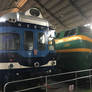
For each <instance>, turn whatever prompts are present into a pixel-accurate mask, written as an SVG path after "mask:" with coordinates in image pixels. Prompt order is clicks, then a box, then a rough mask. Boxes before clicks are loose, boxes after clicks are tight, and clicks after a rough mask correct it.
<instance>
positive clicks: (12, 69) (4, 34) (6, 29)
mask: <svg viewBox="0 0 92 92" xmlns="http://www.w3.org/2000/svg"><path fill="white" fill-rule="evenodd" d="M51 31H54V30H53V29H52V28H50V24H49V22H48V21H47V20H45V19H43V18H42V15H41V13H40V12H39V10H38V9H36V8H34V9H29V10H28V11H26V12H25V13H20V12H18V13H9V14H6V15H4V16H2V17H0V83H2V82H3V83H4V80H8V79H11V76H13V77H12V78H13V79H14V78H15V76H18V77H20V76H24V75H26V73H27V76H29V74H31V75H32V73H33V72H34V71H33V69H35V68H36V69H38V70H39V71H40V70H42V69H43V68H44V69H46V71H47V70H49V69H51V68H52V67H53V64H54V63H53V62H54V58H53V56H54V49H53V50H52V49H51V50H50V49H49V46H48V40H49V39H50V37H51V35H52V33H51ZM51 38H52V37H51ZM49 61H50V63H49Z"/></svg>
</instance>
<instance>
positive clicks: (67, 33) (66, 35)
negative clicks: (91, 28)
mask: <svg viewBox="0 0 92 92" xmlns="http://www.w3.org/2000/svg"><path fill="white" fill-rule="evenodd" d="M76 33H77V32H76V29H72V30H69V31H66V32H65V34H64V37H68V36H72V35H76Z"/></svg>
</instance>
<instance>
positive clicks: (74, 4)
mask: <svg viewBox="0 0 92 92" xmlns="http://www.w3.org/2000/svg"><path fill="white" fill-rule="evenodd" d="M69 3H70V4H71V5H72V7H74V8H75V9H76V10H77V11H78V12H79V14H80V15H81V16H82V17H83V18H84V19H86V20H87V21H88V18H87V17H86V16H85V14H84V13H83V12H82V11H81V9H80V8H79V7H78V6H77V5H76V3H75V2H74V1H73V0H69Z"/></svg>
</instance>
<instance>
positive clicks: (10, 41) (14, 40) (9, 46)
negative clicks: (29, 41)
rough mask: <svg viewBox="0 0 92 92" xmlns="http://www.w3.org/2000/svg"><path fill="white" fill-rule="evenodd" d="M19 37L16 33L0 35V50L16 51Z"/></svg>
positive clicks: (18, 45)
mask: <svg viewBox="0 0 92 92" xmlns="http://www.w3.org/2000/svg"><path fill="white" fill-rule="evenodd" d="M19 47H20V37H19V35H18V34H17V33H0V50H18V49H19Z"/></svg>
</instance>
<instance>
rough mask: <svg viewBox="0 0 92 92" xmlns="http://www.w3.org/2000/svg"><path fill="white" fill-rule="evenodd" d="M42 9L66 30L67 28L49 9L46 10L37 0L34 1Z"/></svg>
mask: <svg viewBox="0 0 92 92" xmlns="http://www.w3.org/2000/svg"><path fill="white" fill-rule="evenodd" d="M34 1H35V2H36V3H37V4H38V5H39V6H40V7H41V8H42V9H44V10H45V11H46V12H47V13H49V14H50V16H51V17H53V18H54V19H55V20H56V21H58V22H59V23H60V24H61V25H62V26H63V27H64V28H67V26H66V25H65V24H64V23H63V22H62V21H61V20H60V19H59V18H58V17H57V16H55V14H53V13H52V12H51V11H50V10H49V9H47V8H46V7H45V6H44V5H43V4H41V3H40V1H39V0H34Z"/></svg>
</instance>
